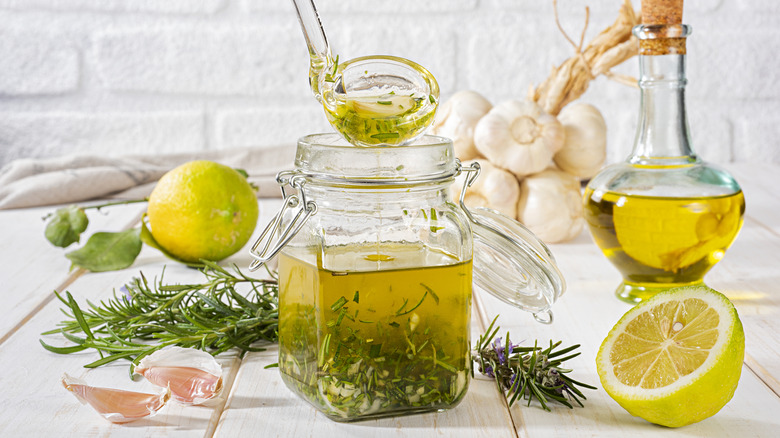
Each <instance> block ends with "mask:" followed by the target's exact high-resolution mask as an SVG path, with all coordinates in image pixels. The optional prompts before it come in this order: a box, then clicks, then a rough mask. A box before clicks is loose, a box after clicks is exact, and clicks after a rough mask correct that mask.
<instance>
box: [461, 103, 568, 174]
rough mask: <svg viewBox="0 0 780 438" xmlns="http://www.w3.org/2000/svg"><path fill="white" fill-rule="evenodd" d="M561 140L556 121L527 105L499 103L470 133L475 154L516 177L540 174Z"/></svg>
mask: <svg viewBox="0 0 780 438" xmlns="http://www.w3.org/2000/svg"><path fill="white" fill-rule="evenodd" d="M564 140H565V133H564V131H563V127H562V126H561V124H560V123H559V122H558V119H556V118H555V117H554V116H551V115H550V114H547V113H546V112H544V110H542V108H541V107H540V106H539V105H537V104H536V103H534V102H531V101H525V102H520V101H516V100H512V101H507V102H503V103H501V104H500V105H497V106H495V107H493V109H491V110H490V112H489V113H487V114H486V115H485V116H484V117H482V119H480V121H479V123H477V127H476V128H475V129H474V144H475V145H476V146H477V150H478V151H479V152H480V153H481V154H482V155H484V156H485V157H486V158H487V159H489V160H490V162H491V163H493V164H495V165H496V166H499V167H502V168H504V169H507V170H509V171H510V172H512V173H514V174H515V175H516V176H518V177H524V176H526V175H530V174H533V173H536V172H540V171H542V170H544V168H546V167H547V166H548V165H549V164H550V162H551V160H552V157H553V155H554V154H555V153H556V152H558V150H560V149H561V147H563V142H564Z"/></svg>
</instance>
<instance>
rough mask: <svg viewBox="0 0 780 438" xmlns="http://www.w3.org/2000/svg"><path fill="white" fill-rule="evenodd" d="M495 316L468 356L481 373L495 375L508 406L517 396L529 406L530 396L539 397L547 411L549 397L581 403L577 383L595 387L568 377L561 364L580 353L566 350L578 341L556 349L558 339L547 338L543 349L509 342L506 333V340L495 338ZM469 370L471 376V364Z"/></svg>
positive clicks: (532, 397) (574, 346) (561, 401)
mask: <svg viewBox="0 0 780 438" xmlns="http://www.w3.org/2000/svg"><path fill="white" fill-rule="evenodd" d="M496 319H498V316H496V318H494V319H493V321H492V322H491V323H490V326H489V327H488V328H487V330H486V331H485V334H483V335H482V336H480V337H479V340H478V341H477V346H476V349H475V351H474V353H473V356H472V359H473V360H474V362H475V363H476V365H477V366H478V367H479V371H480V372H481V373H482V374H484V375H486V376H488V377H493V378H494V379H495V381H496V385H497V386H498V390H499V391H500V392H501V393H502V394H504V395H505V396H506V397H507V400H508V401H509V406H512V404H513V403H514V402H515V401H516V400H517V399H518V398H520V397H523V398H525V399H527V400H528V405H529V406H530V405H531V401H532V400H533V399H537V400H539V403H540V404H541V405H542V409H544V410H546V411H550V408H549V406H547V403H548V402H549V401H550V400H552V401H557V402H558V403H561V404H562V405H564V406H567V407H569V408H573V406H572V404H571V403H570V402H569V401H570V400H573V401H574V402H576V403H577V404H578V405H580V406H583V405H582V401H581V400H585V399H586V397H585V395H584V394H583V393H582V391H580V389H579V388H577V387H578V386H579V387H581V388H587V389H596V387H595V386H591V385H588V384H585V383H582V382H578V381H576V380H574V379H572V378H571V377H569V376H567V375H566V374H568V373H570V372H571V371H572V370H570V369H565V368H561V365H562V364H563V362H565V361H567V360H569V359H573V358H575V357H577V356H579V355H580V353H579V352H577V353H572V354H568V353H571V352H573V351H574V350H576V349H577V348H579V344H577V345H572V346H571V347H567V348H563V349H560V350H557V351H556V350H555V349H556V348H558V346H560V345H561V342H560V341H558V342H556V343H553V342H552V341H550V346H549V347H547V348H545V349H542V348H541V347H538V346H537V344H536V343H534V346H533V347H521V346H520V345H519V344H512V342H511V341H510V340H509V333H507V334H506V341H502V338H500V337H499V338H496V335H497V334H498V331H499V330H500V328H499V327H495V328H494V326H495V324H496ZM567 354H568V355H567ZM471 372H472V377H473V373H474V368H472V370H471Z"/></svg>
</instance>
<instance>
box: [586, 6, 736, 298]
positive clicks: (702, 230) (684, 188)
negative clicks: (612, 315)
mask: <svg viewBox="0 0 780 438" xmlns="http://www.w3.org/2000/svg"><path fill="white" fill-rule="evenodd" d="M643 12H644V11H643ZM680 16H681V13H680ZM644 18H645V17H644V15H643V21H644V22H647V21H645V19H644ZM651 22H653V21H651ZM680 22H681V20H680V21H678V22H676V23H674V22H673V23H665V24H651V25H648V24H642V25H639V26H637V27H636V28H634V34H635V35H636V36H637V38H639V42H640V51H639V55H640V56H639V65H640V79H639V87H640V90H641V101H640V102H641V103H640V116H639V125H638V129H637V135H636V138H635V141H634V148H633V151H632V153H631V155H630V156H629V157H628V159H627V160H626V161H625V162H623V163H619V164H615V165H612V166H609V167H607V168H605V169H604V170H602V172H601V173H599V174H598V175H597V176H596V177H594V178H593V179H592V180H591V181H590V183H589V184H588V187H587V188H586V191H585V195H584V202H585V216H586V220H587V223H588V225H589V228H590V231H591V234H592V236H593V239H594V240H595V242H596V244H597V245H598V246H599V247H600V248H601V250H602V252H603V253H604V255H606V256H607V258H608V259H609V260H610V262H612V264H614V265H615V267H617V268H618V270H619V271H620V272H621V274H622V275H623V279H624V281H623V282H622V283H621V284H620V286H619V287H618V288H617V290H616V292H615V293H616V295H617V296H618V297H619V298H620V299H622V300H624V301H628V302H632V303H636V302H639V301H642V300H643V299H646V298H649V297H651V296H653V295H655V294H656V293H658V292H660V291H662V290H665V289H668V288H671V287H676V286H683V285H694V284H700V283H702V281H703V277H704V275H705V274H706V273H707V271H709V270H710V268H712V266H713V265H715V264H716V263H717V262H718V261H720V260H721V259H722V258H723V256H724V252H725V251H726V249H727V248H728V247H729V246H730V245H731V243H732V242H733V241H734V239H735V238H736V236H737V233H738V232H739V229H740V228H741V226H742V216H743V214H744V211H745V200H744V197H743V194H742V190H741V188H740V186H739V184H737V182H736V181H735V180H734V178H733V177H732V176H731V175H729V174H728V173H727V172H725V171H723V170H721V169H718V168H716V167H715V166H712V165H709V164H707V163H705V162H703V161H702V160H701V158H699V156H698V155H696V153H695V152H694V151H693V149H692V147H691V141H690V135H689V132H688V122H687V118H686V112H685V86H686V83H687V80H686V77H685V40H686V37H688V35H689V34H690V27H689V26H686V25H683V24H679V23H680Z"/></svg>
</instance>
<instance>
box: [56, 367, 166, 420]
mask: <svg viewBox="0 0 780 438" xmlns="http://www.w3.org/2000/svg"><path fill="white" fill-rule="evenodd" d="M62 386H64V387H65V389H67V390H68V391H70V392H72V393H73V395H75V396H76V398H77V399H78V400H79V401H80V402H81V403H82V404H89V405H90V406H92V408H93V409H95V410H96V411H97V412H98V413H99V414H100V415H102V416H103V418H105V419H106V420H108V421H110V422H112V423H127V422H130V421H134V420H138V419H139V418H143V417H147V416H150V415H154V414H156V413H157V411H159V410H160V409H162V408H163V406H165V404H166V403H167V402H168V400H169V399H170V398H171V390H170V389H168V388H165V389H164V390H163V391H161V392H159V393H158V394H146V393H142V392H133V391H125V390H121V389H112V388H100V387H96V386H90V385H88V384H87V383H86V382H85V381H83V380H81V379H77V378H75V377H71V376H69V375H68V374H63V375H62Z"/></svg>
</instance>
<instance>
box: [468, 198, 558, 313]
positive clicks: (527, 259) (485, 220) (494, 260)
mask: <svg viewBox="0 0 780 438" xmlns="http://www.w3.org/2000/svg"><path fill="white" fill-rule="evenodd" d="M465 210H466V211H467V213H468V214H469V216H470V219H471V222H472V224H471V227H472V230H473V237H474V261H473V266H474V268H473V269H474V281H475V283H476V284H477V286H479V287H481V288H482V289H484V290H486V291H488V292H490V293H491V294H492V295H493V296H495V297H496V298H498V299H500V300H501V301H504V302H506V303H509V304H511V305H513V306H515V307H519V308H521V309H523V310H526V311H528V312H531V313H533V315H534V318H536V320H537V321H539V322H541V323H545V324H549V323H551V322H552V312H551V311H550V307H551V306H552V305H553V303H555V301H556V300H557V299H558V297H560V296H561V295H562V294H563V292H564V291H565V290H566V283H565V281H564V279H563V275H562V274H561V271H560V270H559V269H558V266H557V265H556V263H555V258H554V257H553V255H552V253H551V252H550V250H549V249H548V248H547V245H545V244H544V242H542V241H541V240H539V238H538V237H536V236H535V235H534V234H533V233H532V232H531V231H529V230H528V229H527V228H525V227H524V226H523V225H522V224H520V223H519V222H517V221H516V220H514V219H511V218H509V217H507V216H504V215H503V214H501V213H499V212H497V211H495V210H491V209H489V208H483V207H477V208H471V209H465Z"/></svg>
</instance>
